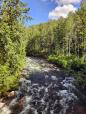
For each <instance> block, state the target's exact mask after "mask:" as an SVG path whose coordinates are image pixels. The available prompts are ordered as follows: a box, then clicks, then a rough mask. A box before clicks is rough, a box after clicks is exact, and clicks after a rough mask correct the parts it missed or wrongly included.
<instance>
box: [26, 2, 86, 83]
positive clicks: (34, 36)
mask: <svg viewBox="0 0 86 114" xmlns="http://www.w3.org/2000/svg"><path fill="white" fill-rule="evenodd" d="M28 36H29V39H28V45H27V48H26V52H27V55H34V56H42V57H46V58H48V60H49V61H51V62H53V63H55V64H57V65H59V66H60V67H62V68H65V69H67V70H69V71H71V70H73V71H74V72H76V73H77V80H78V81H79V82H80V81H81V82H80V83H82V84H83V82H84V85H86V71H85V70H86V2H82V3H81V7H80V8H79V9H78V11H76V13H72V12H70V13H69V15H68V17H67V18H62V17H61V18H60V19H58V20H57V21H55V20H54V21H49V22H48V23H44V24H40V25H36V26H32V27H30V28H28ZM78 74H79V76H78ZM83 77H84V78H83Z"/></svg>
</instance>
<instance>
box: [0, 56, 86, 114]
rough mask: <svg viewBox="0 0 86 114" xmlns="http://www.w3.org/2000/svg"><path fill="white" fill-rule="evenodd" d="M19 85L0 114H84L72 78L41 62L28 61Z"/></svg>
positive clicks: (85, 106) (80, 95) (84, 105)
mask: <svg viewBox="0 0 86 114" xmlns="http://www.w3.org/2000/svg"><path fill="white" fill-rule="evenodd" d="M19 83H20V86H19V87H18V90H16V91H15V93H16V96H15V98H13V99H12V100H11V102H10V103H9V105H8V106H6V107H5V109H2V110H1V112H0V114H86V102H85V95H84V93H83V92H82V91H81V90H80V89H78V86H77V85H76V80H75V79H74V77H72V76H66V74H65V73H64V72H63V71H62V70H61V69H59V68H58V67H56V66H55V65H53V64H51V63H49V62H47V61H46V60H44V59H38V58H33V57H28V58H27V60H26V67H25V68H24V69H23V71H22V77H21V78H20V80H19ZM7 108H8V112H6V111H3V110H7Z"/></svg>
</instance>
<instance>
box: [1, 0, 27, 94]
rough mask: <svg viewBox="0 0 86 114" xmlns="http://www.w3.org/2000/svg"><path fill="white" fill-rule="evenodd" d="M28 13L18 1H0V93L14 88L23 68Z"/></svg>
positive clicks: (24, 6)
mask: <svg viewBox="0 0 86 114" xmlns="http://www.w3.org/2000/svg"><path fill="white" fill-rule="evenodd" d="M28 11H29V8H26V5H25V4H24V3H23V2H21V1H20V0H0V92H4V91H7V90H9V89H10V88H13V87H15V86H16V82H17V81H18V77H19V74H20V70H21V69H22V68H23V65H24V61H25V59H24V58H25V46H26V34H25V30H24V26H23V21H24V20H25V19H26V18H28V17H27V12H28Z"/></svg>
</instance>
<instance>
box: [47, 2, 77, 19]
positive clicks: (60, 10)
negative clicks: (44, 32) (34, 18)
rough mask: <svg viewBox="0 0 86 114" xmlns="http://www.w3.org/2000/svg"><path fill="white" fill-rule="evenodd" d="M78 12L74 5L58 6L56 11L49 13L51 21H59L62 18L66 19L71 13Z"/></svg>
mask: <svg viewBox="0 0 86 114" xmlns="http://www.w3.org/2000/svg"><path fill="white" fill-rule="evenodd" d="M76 10H77V8H76V7H74V6H73V5H72V4H68V5H64V6H57V7H56V8H55V9H54V10H52V11H51V12H49V19H58V18H60V17H64V18H66V17H67V15H68V14H69V12H75V11H76Z"/></svg>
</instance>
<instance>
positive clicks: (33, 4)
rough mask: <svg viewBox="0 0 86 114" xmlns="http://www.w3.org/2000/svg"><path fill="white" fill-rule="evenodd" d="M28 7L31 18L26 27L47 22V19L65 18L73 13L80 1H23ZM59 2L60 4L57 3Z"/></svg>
mask: <svg viewBox="0 0 86 114" xmlns="http://www.w3.org/2000/svg"><path fill="white" fill-rule="evenodd" d="M23 1H24V2H26V3H27V4H28V6H29V7H30V11H29V15H30V16H31V17H32V18H33V19H32V20H31V21H29V22H28V24H27V25H34V24H39V23H43V22H47V21H48V20H49V19H58V18H59V17H60V16H63V17H67V15H68V13H69V12H70V11H72V12H75V11H76V10H77V8H78V7H79V4H80V0H23ZM58 1H60V2H58Z"/></svg>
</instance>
